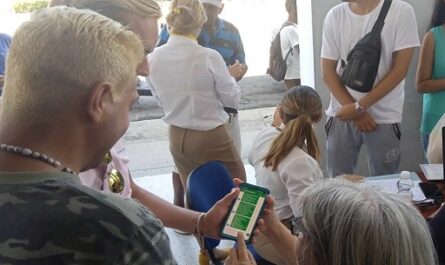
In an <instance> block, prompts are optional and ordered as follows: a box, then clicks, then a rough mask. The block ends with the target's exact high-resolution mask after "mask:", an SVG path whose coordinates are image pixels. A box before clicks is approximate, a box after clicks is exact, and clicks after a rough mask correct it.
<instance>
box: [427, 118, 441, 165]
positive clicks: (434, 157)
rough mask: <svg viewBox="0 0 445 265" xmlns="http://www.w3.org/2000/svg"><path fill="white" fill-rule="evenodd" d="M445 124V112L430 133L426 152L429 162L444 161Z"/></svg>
mask: <svg viewBox="0 0 445 265" xmlns="http://www.w3.org/2000/svg"><path fill="white" fill-rule="evenodd" d="M443 126H445V114H444V115H442V117H441V118H440V120H439V121H438V122H437V124H436V125H435V126H434V128H433V130H432V131H431V133H430V139H429V143H428V148H427V152H426V157H427V158H428V162H429V163H438V164H440V163H442V161H443V160H442V158H443V157H442V127H443Z"/></svg>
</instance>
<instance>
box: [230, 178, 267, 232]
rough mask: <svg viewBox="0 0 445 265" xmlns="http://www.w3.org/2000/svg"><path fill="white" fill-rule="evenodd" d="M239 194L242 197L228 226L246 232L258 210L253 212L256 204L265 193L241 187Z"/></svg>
mask: <svg viewBox="0 0 445 265" xmlns="http://www.w3.org/2000/svg"><path fill="white" fill-rule="evenodd" d="M241 192H242V193H243V196H242V197H241V201H240V202H239V206H238V208H237V209H236V212H235V216H234V218H233V220H232V223H230V226H231V227H233V228H236V229H239V230H243V231H246V230H247V227H248V225H249V221H250V219H251V217H252V216H253V215H254V214H257V212H258V210H257V212H256V211H255V208H256V203H257V202H258V200H259V199H260V198H265V197H266V193H265V192H264V191H261V190H257V189H252V188H249V187H241Z"/></svg>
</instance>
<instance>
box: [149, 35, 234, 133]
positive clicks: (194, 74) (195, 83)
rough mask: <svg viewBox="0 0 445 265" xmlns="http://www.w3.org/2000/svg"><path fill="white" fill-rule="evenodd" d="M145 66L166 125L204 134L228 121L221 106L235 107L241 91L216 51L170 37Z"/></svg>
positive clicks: (181, 38) (185, 38) (178, 37)
mask: <svg viewBox="0 0 445 265" xmlns="http://www.w3.org/2000/svg"><path fill="white" fill-rule="evenodd" d="M148 64H149V67H150V75H149V76H148V77H147V82H149V83H150V85H151V92H152V93H153V96H154V97H155V98H156V99H157V100H158V102H159V104H160V105H161V106H162V107H163V109H164V113H165V116H164V117H163V118H162V119H163V121H164V122H166V123H168V124H171V125H174V126H178V127H181V128H187V129H192V130H199V131H207V130H211V129H214V128H216V127H218V126H220V125H222V124H224V123H225V122H226V121H227V119H228V118H229V116H228V115H227V113H226V112H225V111H224V109H223V107H229V108H235V109H236V108H238V103H239V101H240V99H241V91H240V89H239V86H238V84H237V83H236V81H235V79H234V78H233V77H232V76H231V75H230V73H229V70H228V68H227V66H226V64H225V62H224V60H223V58H222V57H221V55H220V54H219V53H218V52H217V51H215V50H212V49H209V48H205V47H202V46H201V45H199V44H198V43H197V42H196V41H194V40H192V39H190V38H187V37H184V36H179V35H171V36H170V38H169V39H168V41H167V43H166V44H164V45H162V46H160V47H157V48H156V49H155V50H154V51H153V52H152V53H151V54H150V55H149V58H148Z"/></svg>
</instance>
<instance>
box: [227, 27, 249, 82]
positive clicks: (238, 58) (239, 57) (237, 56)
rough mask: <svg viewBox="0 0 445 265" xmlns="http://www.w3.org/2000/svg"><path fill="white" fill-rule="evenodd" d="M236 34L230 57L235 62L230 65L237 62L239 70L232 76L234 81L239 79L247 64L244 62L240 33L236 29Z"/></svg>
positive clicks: (243, 73) (244, 72) (242, 75)
mask: <svg viewBox="0 0 445 265" xmlns="http://www.w3.org/2000/svg"><path fill="white" fill-rule="evenodd" d="M236 34H237V35H238V37H237V39H236V47H235V51H234V54H233V56H232V59H231V61H232V62H235V63H234V64H232V65H231V66H230V67H232V66H233V65H235V64H237V63H239V65H240V69H241V71H239V73H238V74H237V76H233V77H234V78H235V79H236V81H240V80H241V79H242V78H243V77H244V75H245V74H246V72H247V69H248V66H247V64H246V55H245V53H244V46H243V41H242V40H241V35H240V34H239V32H238V31H236Z"/></svg>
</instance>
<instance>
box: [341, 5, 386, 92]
mask: <svg viewBox="0 0 445 265" xmlns="http://www.w3.org/2000/svg"><path fill="white" fill-rule="evenodd" d="M384 1H385V2H384V3H383V6H382V9H381V10H380V13H379V17H378V18H377V21H376V22H375V23H374V26H373V27H372V30H371V32H369V33H368V34H366V35H365V36H364V37H363V38H362V39H361V40H359V42H358V43H357V44H356V45H355V46H354V48H353V49H352V50H351V51H350V52H349V54H348V58H347V60H346V63H345V62H344V61H343V60H342V61H341V63H342V67H343V68H344V70H343V73H342V75H341V81H342V83H343V84H344V85H346V86H348V87H349V88H351V89H353V90H356V91H358V92H363V93H366V92H369V91H371V89H372V87H373V86H374V82H375V78H376V76H377V72H378V70H379V63H380V54H381V51H382V38H381V33H382V29H383V26H384V25H385V18H386V15H387V14H388V10H389V7H390V6H391V2H392V1H391V0H384Z"/></svg>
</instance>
